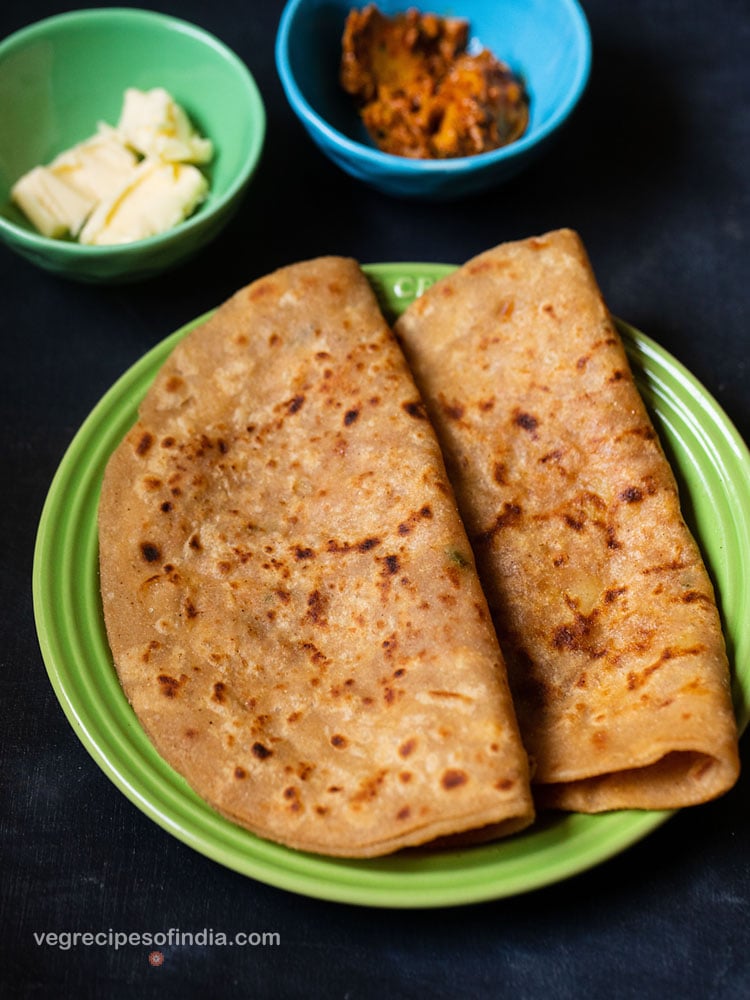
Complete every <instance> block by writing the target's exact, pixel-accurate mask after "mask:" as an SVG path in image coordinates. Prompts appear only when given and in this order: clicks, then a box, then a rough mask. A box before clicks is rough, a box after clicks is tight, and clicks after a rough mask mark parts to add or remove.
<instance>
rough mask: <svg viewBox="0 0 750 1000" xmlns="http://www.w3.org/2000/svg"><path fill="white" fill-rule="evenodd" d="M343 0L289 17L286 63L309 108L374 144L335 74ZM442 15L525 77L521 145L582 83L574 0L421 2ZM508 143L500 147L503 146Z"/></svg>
mask: <svg viewBox="0 0 750 1000" xmlns="http://www.w3.org/2000/svg"><path fill="white" fill-rule="evenodd" d="M378 6H379V8H380V10H381V11H383V12H384V13H386V14H393V13H397V12H399V11H403V10H405V9H406V8H407V7H408V6H409V4H408V3H404V0H400V2H399V0H381V2H380V3H378ZM351 7H352V3H351V2H348V0H305V2H302V3H297V6H296V9H295V10H294V11H293V14H292V17H291V20H290V21H289V25H288V28H289V35H288V51H287V53H286V55H287V58H288V66H289V69H290V71H291V75H292V77H293V78H294V82H295V83H296V86H297V88H298V90H299V95H298V96H301V98H302V100H303V101H304V102H306V103H307V104H308V105H309V106H310V108H311V109H312V111H313V112H314V113H315V114H316V115H317V116H318V117H319V118H321V119H323V121H324V122H325V123H327V124H328V125H329V126H330V127H332V128H333V129H335V130H336V131H338V132H340V133H341V134H342V135H343V136H344V137H345V138H347V139H349V140H353V141H355V142H361V143H363V144H365V145H366V146H370V147H372V148H373V149H374V148H375V147H374V144H373V143H372V141H371V140H370V138H369V136H368V135H367V133H366V131H365V129H364V128H363V126H362V124H361V122H360V119H359V115H358V114H357V111H356V108H355V107H354V104H353V101H352V99H351V98H350V97H349V96H348V95H347V94H345V93H344V92H343V90H342V89H341V87H340V85H339V82H338V68H339V62H340V58H341V36H342V34H343V29H344V22H345V20H346V15H347V13H348V11H349V10H350V9H351ZM423 9H425V10H430V11H432V12H434V13H437V14H442V15H444V16H454V17H455V16H460V17H462V18H466V19H467V20H468V21H469V26H470V38H471V47H472V48H475V47H476V48H479V47H484V48H489V49H491V50H492V52H493V53H494V54H495V56H497V58H498V59H501V60H502V61H504V62H506V63H508V65H509V66H510V67H511V69H513V70H514V71H515V72H516V73H518V74H519V75H520V76H521V77H522V78H523V80H524V81H525V84H526V87H527V90H528V92H529V97H530V102H531V103H530V122H529V129H528V131H527V133H526V136H525V137H524V138H523V139H522V140H520V142H521V144H522V145H524V146H527V145H529V144H530V143H531V142H533V141H534V139H535V137H537V136H538V135H540V134H544V133H546V132H547V131H549V130H550V129H551V128H552V127H554V125H555V124H556V123H557V122H558V120H560V119H561V118H563V117H565V115H566V114H567V111H569V110H570V107H571V106H572V104H573V103H574V100H575V97H577V96H578V94H579V93H580V91H581V90H582V88H583V85H584V84H585V81H586V77H587V75H588V69H589V60H590V41H589V36H588V28H587V25H586V21H585V18H584V16H583V13H582V11H581V9H580V7H579V6H578V4H577V3H576V2H575V0H495V2H492V0H467V2H463V3H461V4H448V3H444V2H440V0H435V2H430V3H428V4H426V5H423ZM510 148H511V147H506V149H510Z"/></svg>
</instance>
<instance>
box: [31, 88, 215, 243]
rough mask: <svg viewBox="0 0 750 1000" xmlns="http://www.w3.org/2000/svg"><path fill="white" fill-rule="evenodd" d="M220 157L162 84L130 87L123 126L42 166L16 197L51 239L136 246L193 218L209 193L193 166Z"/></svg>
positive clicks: (106, 128)
mask: <svg viewBox="0 0 750 1000" xmlns="http://www.w3.org/2000/svg"><path fill="white" fill-rule="evenodd" d="M212 156H213V145H212V143H211V141H210V140H209V139H204V138H202V137H201V136H199V135H198V134H197V133H196V132H195V130H194V129H193V127H192V125H191V124H190V120H189V119H188V116H187V115H186V113H185V111H184V110H183V109H182V108H181V107H180V106H179V104H177V103H176V101H174V100H173V98H172V97H171V96H170V94H169V93H168V92H167V91H166V90H164V89H163V88H160V87H157V88H154V89H153V90H149V91H141V90H136V89H135V88H129V89H128V90H126V91H125V95H124V99H123V107H122V113H121V115H120V120H119V122H118V124H117V127H115V128H113V127H111V126H110V125H107V124H104V123H101V124H100V125H99V128H98V131H97V132H96V134H95V135H93V136H91V137H90V138H88V139H85V140H84V141H83V142H80V143H78V144H77V145H75V146H73V147H72V148H70V149H67V150H65V152H63V153H60V154H59V155H58V156H56V157H55V158H54V160H52V162H51V163H50V164H48V165H47V166H43V167H35V168H34V169H33V170H30V171H29V172H28V173H27V174H25V175H24V176H23V177H21V178H20V179H19V180H18V181H17V182H16V184H15V185H14V187H13V189H12V192H11V196H12V198H13V201H14V202H15V203H16V204H17V205H18V206H19V208H20V209H21V210H22V211H23V212H24V214H25V215H26V216H27V218H28V219H29V220H30V221H31V222H32V223H33V224H34V226H35V227H36V228H37V229H38V230H39V232H40V233H42V234H43V235H44V236H50V237H54V238H69V237H73V238H78V239H79V240H80V242H81V243H87V244H91V245H97V246H101V245H107V244H118V243H132V242H134V241H135V240H141V239H145V238H147V237H149V236H155V235H156V234H158V233H162V232H165V231H166V230H168V229H171V228H172V227H173V226H175V225H177V224H178V223H179V222H182V221H183V220H184V219H185V218H187V217H188V216H189V215H191V214H192V213H193V212H194V211H195V209H196V208H197V206H198V205H199V204H200V203H201V202H202V201H203V200H204V199H205V198H206V195H207V194H208V181H207V179H206V177H205V176H204V174H203V173H201V171H200V170H199V169H198V168H197V167H196V166H193V164H195V163H201V164H202V163H207V162H208V161H209V160H210V159H211V158H212Z"/></svg>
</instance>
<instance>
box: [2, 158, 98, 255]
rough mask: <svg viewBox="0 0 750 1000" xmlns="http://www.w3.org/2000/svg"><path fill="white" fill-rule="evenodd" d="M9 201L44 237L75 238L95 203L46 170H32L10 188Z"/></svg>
mask: <svg viewBox="0 0 750 1000" xmlns="http://www.w3.org/2000/svg"><path fill="white" fill-rule="evenodd" d="M11 197H12V198H13V201H14V202H15V203H16V204H17V205H18V207H19V208H20V209H21V211H22V212H23V213H24V214H25V215H26V216H27V218H28V219H29V220H30V221H31V222H32V223H33V224H34V226H35V228H36V229H38V231H39V232H40V233H41V234H42V235H43V236H50V237H52V238H54V239H64V238H65V237H68V236H77V235H78V233H79V231H80V229H81V227H82V226H83V224H84V222H85V221H86V218H87V217H88V215H89V214H90V212H91V211H92V209H93V208H94V205H95V204H96V202H95V201H94V199H93V198H90V197H87V196H85V195H83V194H81V193H80V192H79V191H77V190H76V189H75V188H73V187H71V186H70V185H69V184H66V183H65V182H64V181H62V180H60V178H59V177H57V175H56V174H54V173H53V172H52V171H51V170H50V169H49V168H47V167H34V169H33V170H30V171H29V172H28V173H27V174H24V175H23V177H21V179H20V180H18V181H17V182H16V183H15V184H14V185H13V188H12V191H11Z"/></svg>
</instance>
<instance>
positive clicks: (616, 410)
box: [395, 230, 739, 812]
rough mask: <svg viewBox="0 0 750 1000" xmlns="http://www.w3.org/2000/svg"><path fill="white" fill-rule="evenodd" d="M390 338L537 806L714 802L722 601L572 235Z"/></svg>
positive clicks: (721, 701)
mask: <svg viewBox="0 0 750 1000" xmlns="http://www.w3.org/2000/svg"><path fill="white" fill-rule="evenodd" d="M395 330H396V333H397V336H398V337H399V339H400V341H401V343H402V346H403V347H404V350H405V353H406V356H407V358H408V360H409V362H410V365H411V368H412V371H413V373H414V375H415V379H416V382H417V385H418V387H419V389H420V391H421V393H422V396H423V398H424V400H425V404H426V406H427V410H428V413H429V415H430V416H431V418H432V421H433V423H434V425H435V427H436V429H437V432H438V437H439V440H440V442H441V444H442V447H443V453H444V456H445V459H446V465H447V469H448V474H449V477H450V479H451V481H452V484H453V486H454V489H455V491H456V496H457V499H458V502H459V508H460V510H461V513H462V515H463V518H464V523H465V524H466V527H467V530H468V533H469V537H470V540H471V542H472V545H473V548H474V552H475V556H476V561H477V566H478V570H479V573H480V578H481V580H482V583H483V585H484V589H485V593H486V595H487V598H488V601H489V604H490V608H491V610H492V613H493V618H494V621H495V624H496V627H497V631H498V635H499V638H500V644H501V647H502V648H503V652H504V654H505V657H506V662H507V666H508V672H509V678H510V684H511V690H512V692H513V696H514V702H515V706H516V711H517V715H518V719H519V724H520V727H521V733H522V737H523V739H524V743H525V745H526V747H527V750H528V751H529V753H530V755H531V757H532V760H533V762H534V765H535V773H534V778H533V781H534V791H535V800H536V802H537V805H539V806H553V807H558V808H562V809H570V810H579V811H583V812H599V811H603V810H608V809H617V808H627V807H633V808H673V807H679V806H684V805H689V804H692V803H698V802H702V801H705V800H707V799H710V798H712V797H714V796H717V795H719V794H720V793H722V792H724V791H725V790H726V789H728V788H729V787H730V786H731V785H732V784H733V783H734V782H735V780H736V778H737V775H738V768H739V763H738V752H737V730H736V726H735V718H734V715H733V711H732V703H731V698H730V687H729V667H728V662H727V655H726V650H725V644H724V640H723V637H722V631H721V624H720V618H719V614H718V611H717V606H716V600H715V595H714V592H713V589H712V585H711V582H710V579H709V576H708V573H707V571H706V568H705V566H704V564H703V561H702V559H701V555H700V552H699V550H698V548H697V546H696V543H695V541H694V540H693V538H692V537H691V534H690V532H689V531H688V528H687V527H686V524H685V522H684V520H683V517H682V514H681V511H680V504H679V497H678V490H677V485H676V482H675V479H674V476H673V474H672V472H671V469H670V467H669V465H668V462H667V460H666V458H665V455H664V453H663V451H662V449H661V446H660V443H659V441H658V438H657V435H656V433H655V430H654V427H653V425H652V422H651V420H650V419H649V416H648V413H647V411H646V408H645V406H644V404H643V402H642V400H641V398H640V395H639V393H638V391H637V387H636V385H635V383H634V381H633V377H632V373H631V370H630V368H629V365H628V361H627V357H626V354H625V350H624V347H623V344H622V341H621V339H620V337H619V335H618V332H617V330H616V328H615V326H614V324H613V321H612V318H611V316H610V314H609V313H608V311H607V308H606V306H605V304H604V301H603V299H602V295H601V293H600V291H599V288H598V286H597V283H596V280H595V278H594V275H593V273H592V269H591V266H590V263H589V261H588V258H587V255H586V253H585V250H584V248H583V245H582V243H581V241H580V239H579V238H578V236H577V235H576V234H575V233H573V232H571V231H569V230H563V231H558V232H553V233H548V234H547V235H545V236H542V237H540V238H535V239H528V240H523V241H519V242H515V243H508V244H505V245H501V246H499V247H496V248H495V249H493V250H490V251H488V252H486V253H483V254H481V255H479V256H478V257H476V258H474V259H473V260H471V261H469V262H468V263H467V264H465V265H464V266H463V267H462V268H461V269H460V270H458V271H457V272H455V273H453V274H451V275H449V276H448V277H446V278H444V279H443V280H441V281H440V282H438V283H437V284H435V285H434V286H433V287H431V288H429V289H428V290H427V292H426V293H425V294H424V295H423V296H422V297H421V298H420V299H418V300H417V301H416V302H415V303H414V304H413V305H412V306H410V307H409V309H408V310H407V311H406V312H405V313H404V314H403V315H402V317H401V318H400V319H399V321H398V322H397V324H396V327H395Z"/></svg>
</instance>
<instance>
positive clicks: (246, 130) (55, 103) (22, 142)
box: [0, 8, 266, 282]
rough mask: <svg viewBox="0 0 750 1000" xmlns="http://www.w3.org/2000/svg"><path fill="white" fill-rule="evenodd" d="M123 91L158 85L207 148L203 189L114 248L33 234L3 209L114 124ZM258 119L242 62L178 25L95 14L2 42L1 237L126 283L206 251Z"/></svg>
mask: <svg viewBox="0 0 750 1000" xmlns="http://www.w3.org/2000/svg"><path fill="white" fill-rule="evenodd" d="M127 87H138V88H141V89H144V90H147V89H150V88H152V87H164V88H166V90H168V91H169V92H170V93H171V94H172V96H173V97H174V98H175V100H176V101H177V102H178V103H180V104H181V105H182V106H183V107H184V108H185V110H186V111H187V112H188V114H189V116H190V118H191V119H192V121H193V123H194V124H195V127H196V128H197V129H198V130H199V131H200V132H201V133H202V134H203V135H205V136H207V137H208V138H210V139H211V140H212V142H213V144H214V149H215V153H214V159H213V161H212V163H211V165H210V167H209V180H210V194H209V196H208V198H207V200H206V201H205V202H204V203H203V204H202V205H201V206H200V208H199V209H198V211H197V212H196V213H195V214H194V215H193V216H192V217H191V218H190V219H188V220H186V221H185V222H183V223H181V224H180V225H179V226H177V227H175V228H174V229H173V230H170V231H169V232H167V233H163V234H161V235H159V236H154V237H150V238H149V239H144V240H139V241H137V242H135V243H131V244H126V245H122V246H113V247H94V246H82V245H80V244H78V243H74V242H70V241H64V240H56V239H48V238H46V237H44V236H41V235H40V234H39V233H38V232H37V231H36V230H35V229H34V227H33V226H32V225H31V223H30V222H28V221H27V220H26V219H25V217H24V216H23V214H22V213H21V212H20V211H19V210H18V209H17V208H16V207H15V206H14V205H13V204H12V203H11V201H10V189H11V187H12V185H13V184H14V182H15V181H16V180H17V179H18V178H19V177H20V176H21V175H22V174H24V173H25V172H26V171H27V170H30V169H31V168H32V167H34V166H37V165H39V164H44V163H48V162H49V161H50V160H51V159H52V158H53V157H54V156H55V155H56V154H58V153H60V152H61V151H62V150H64V149H66V148H68V147H70V146H71V145H73V144H74V143H77V142H80V141H81V140H82V139H85V138H86V137H87V136H89V135H92V134H93V133H94V132H95V131H96V127H97V123H98V122H100V121H106V122H109V123H110V124H115V123H116V122H117V120H118V118H119V114H120V109H121V106H122V98H123V94H124V91H125V89H126V88H127ZM265 125H266V116H265V109H264V107H263V101H262V99H261V96H260V93H259V91H258V88H257V86H256V84H255V81H254V80H253V78H252V76H251V74H250V73H249V71H248V69H247V67H246V66H245V64H244V63H243V62H242V61H241V60H240V59H239V58H238V57H237V56H236V55H235V54H234V53H233V52H232V51H231V50H230V49H228V48H227V47H226V46H225V45H224V44H223V43H221V42H220V41H219V40H218V39H217V38H215V37H213V36H212V35H210V34H208V33H207V32H205V31H203V30H201V29H200V28H197V27H195V26H194V25H192V24H188V23H187V22H185V21H181V20H178V19H176V18H173V17H168V16H165V15H163V14H158V13H154V12H152V11H146V10H136V9H124V8H123V9H120V8H102V9H99V10H93V9H92V10H79V11H73V12H71V13H67V14H61V15H59V16H56V17H51V18H48V19H46V20H44V21H40V22H38V23H36V24H32V25H30V26H29V27H27V28H23V29H22V30H20V31H18V32H16V33H15V34H14V35H11V36H10V37H8V38H6V39H5V40H4V41H3V42H2V43H0V136H2V141H1V142H0V239H2V240H3V241H4V242H5V243H6V244H7V245H8V246H9V247H11V248H12V249H13V250H15V251H17V252H18V253H20V254H22V255H23V256H24V257H26V258H28V259H29V260H31V261H32V262H33V263H35V264H38V265H39V266H40V267H43V268H46V269H48V270H50V271H53V272H56V273H57V274H60V275H64V276H65V277H68V278H74V279H78V280H81V281H98V282H117V281H128V280H130V281H133V280H139V279H141V278H146V277H150V276H151V275H153V274H155V273H157V272H159V271H162V270H164V269H166V268H168V267H171V266H173V265H175V264H176V263H178V262H179V261H181V260H184V259H185V258H186V257H187V256H189V255H192V254H193V253H195V252H196V251H198V250H200V249H201V248H202V247H204V246H205V245H206V244H207V243H208V242H209V241H210V240H212V239H213V238H214V237H215V236H216V235H217V234H218V233H219V231H220V230H221V229H222V227H223V226H224V225H225V224H226V222H227V221H228V220H229V218H230V217H231V216H232V214H233V213H234V211H235V210H236V209H237V207H238V205H239V203H240V199H241V198H242V196H243V194H244V193H245V191H246V189H247V186H248V184H249V182H250V180H251V178H252V176H253V173H254V171H255V168H256V166H257V164H258V160H259V159H260V154H261V150H262V148H263V140H264V137H265Z"/></svg>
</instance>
